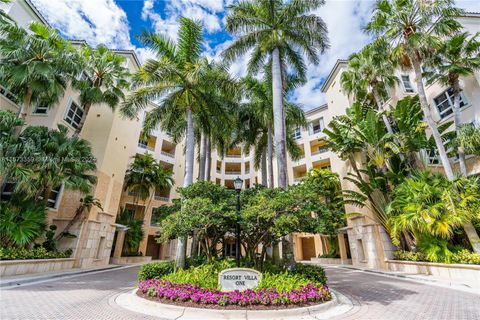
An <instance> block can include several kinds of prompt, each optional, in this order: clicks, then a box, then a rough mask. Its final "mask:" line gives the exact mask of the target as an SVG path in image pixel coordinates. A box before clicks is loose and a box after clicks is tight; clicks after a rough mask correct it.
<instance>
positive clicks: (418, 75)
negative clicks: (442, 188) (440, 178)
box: [411, 57, 454, 181]
mask: <svg viewBox="0 0 480 320" xmlns="http://www.w3.org/2000/svg"><path fill="white" fill-rule="evenodd" d="M411 61H412V65H413V70H414V71H415V82H416V84H417V90H418V98H419V100H420V105H421V106H422V111H423V115H424V116H425V120H426V121H427V123H428V126H429V127H430V130H431V131H432V136H433V139H434V140H435V144H436V145H437V149H438V154H439V156H440V159H441V161H442V165H443V169H444V170H445V175H446V176H447V178H448V180H450V181H452V180H453V178H454V175H453V170H452V166H451V164H450V161H449V160H448V156H447V152H446V150H445V146H444V145H443V141H442V136H441V135H440V132H439V131H438V127H437V124H436V123H435V121H433V118H432V112H431V111H430V107H429V106H428V101H427V95H426V94H425V87H424V86H423V81H422V69H421V66H420V61H419V59H417V58H416V57H413V59H411Z"/></svg>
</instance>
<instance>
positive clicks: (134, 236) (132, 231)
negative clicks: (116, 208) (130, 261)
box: [116, 208, 145, 255]
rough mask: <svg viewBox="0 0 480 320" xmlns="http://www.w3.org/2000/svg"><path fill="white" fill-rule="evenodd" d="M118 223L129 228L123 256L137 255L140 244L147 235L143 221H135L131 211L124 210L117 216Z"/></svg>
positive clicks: (126, 233)
mask: <svg viewBox="0 0 480 320" xmlns="http://www.w3.org/2000/svg"><path fill="white" fill-rule="evenodd" d="M116 223H119V224H122V225H124V226H127V227H128V230H127V231H126V232H125V239H124V242H123V248H122V254H124V255H134V254H137V253H138V248H139V246H140V242H141V241H142V240H143V237H144V235H145V234H144V230H143V220H140V219H135V216H134V213H133V212H132V211H131V210H128V209H125V208H122V209H120V213H119V214H118V215H117V219H116Z"/></svg>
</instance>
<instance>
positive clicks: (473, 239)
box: [453, 79, 480, 253]
mask: <svg viewBox="0 0 480 320" xmlns="http://www.w3.org/2000/svg"><path fill="white" fill-rule="evenodd" d="M453 115H454V117H453V122H454V124H455V131H456V133H457V136H458V134H459V133H460V132H459V129H460V125H461V118H460V84H459V82H458V79H456V81H455V82H454V84H453ZM458 161H459V164H460V172H461V174H462V176H464V177H467V176H468V172H467V165H466V163H465V152H464V151H463V148H462V147H461V146H460V147H458ZM463 230H464V231H465V234H466V235H467V238H468V241H470V244H471V245H472V248H473V251H474V252H477V253H480V237H479V236H478V233H477V231H476V230H475V227H474V226H473V224H472V223H471V222H467V223H466V224H464V225H463Z"/></svg>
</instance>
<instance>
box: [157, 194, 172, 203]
mask: <svg viewBox="0 0 480 320" xmlns="http://www.w3.org/2000/svg"><path fill="white" fill-rule="evenodd" d="M155 200H159V201H165V202H168V201H170V197H162V196H157V195H155Z"/></svg>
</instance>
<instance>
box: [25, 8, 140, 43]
mask: <svg viewBox="0 0 480 320" xmlns="http://www.w3.org/2000/svg"><path fill="white" fill-rule="evenodd" d="M32 2H33V3H34V4H35V6H37V7H38V8H39V9H40V11H41V12H42V14H43V15H44V16H45V18H46V19H47V20H48V21H49V23H50V24H51V25H52V26H54V27H55V28H58V29H60V30H61V31H62V33H63V34H65V35H66V36H67V37H68V38H70V39H79V40H86V41H87V42H88V43H89V44H91V45H94V46H95V45H98V44H105V45H107V46H109V47H112V48H117V49H132V48H133V45H132V43H131V41H130V34H129V24H128V20H127V15H126V13H125V11H123V10H122V9H121V8H120V7H119V6H118V5H117V4H116V3H115V1H114V0H81V1H78V0H71V1H58V0H32Z"/></svg>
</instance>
